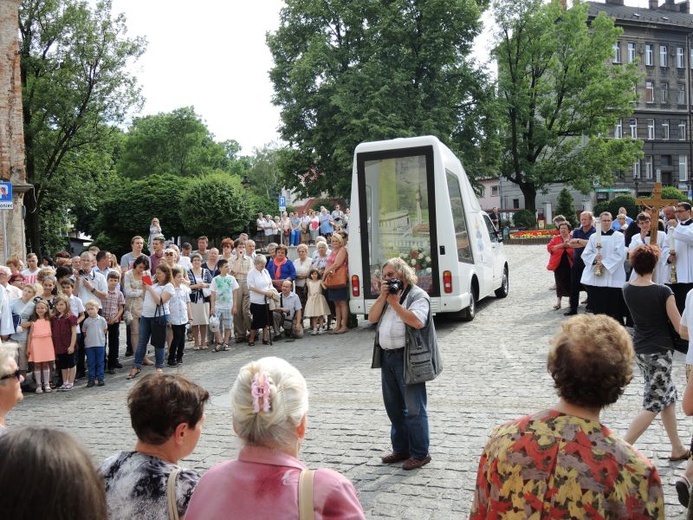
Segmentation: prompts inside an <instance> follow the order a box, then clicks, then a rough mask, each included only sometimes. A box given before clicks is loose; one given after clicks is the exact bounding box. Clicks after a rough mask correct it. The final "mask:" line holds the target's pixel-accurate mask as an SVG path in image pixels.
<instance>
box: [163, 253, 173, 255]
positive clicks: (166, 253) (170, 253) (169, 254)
mask: <svg viewBox="0 0 693 520" xmlns="http://www.w3.org/2000/svg"><path fill="white" fill-rule="evenodd" d="M164 254H165V255H166V256H173V253H164Z"/></svg>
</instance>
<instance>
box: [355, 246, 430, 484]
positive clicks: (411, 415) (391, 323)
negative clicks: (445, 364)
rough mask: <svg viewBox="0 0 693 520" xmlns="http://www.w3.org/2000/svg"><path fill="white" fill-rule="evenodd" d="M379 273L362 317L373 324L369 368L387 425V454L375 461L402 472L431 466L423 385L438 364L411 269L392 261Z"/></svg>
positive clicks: (426, 305)
mask: <svg viewBox="0 0 693 520" xmlns="http://www.w3.org/2000/svg"><path fill="white" fill-rule="evenodd" d="M382 274H383V280H384V281H383V282H382V283H381V285H380V295H379V296H378V298H377V300H376V301H375V303H374V304H373V307H371V310H370V312H369V313H368V321H370V322H371V323H377V327H376V333H375V345H374V349H373V364H372V367H371V368H380V369H381V382H382V390H383V401H384V402H385V410H386V411H387V416H388V417H389V419H390V423H391V428H390V439H391V442H392V453H390V454H389V455H385V456H383V457H381V460H382V461H383V463H385V464H391V463H395V462H401V461H404V464H403V465H402V468H403V469H405V470H411V469H417V468H420V467H422V466H425V465H426V464H428V463H429V462H431V457H430V455H429V454H428V446H429V435H428V414H427V413H426V383H425V382H426V381H430V380H432V379H434V378H435V377H436V376H437V375H438V374H439V373H440V371H441V370H442V363H441V361H440V358H439V355H438V347H437V344H436V343H437V341H436V332H435V327H434V325H433V318H432V317H431V302H430V298H429V296H428V294H427V293H426V292H425V291H424V290H423V289H421V288H419V287H417V286H416V285H415V284H416V281H417V278H416V275H415V274H414V271H413V270H412V269H411V267H409V266H408V265H407V264H406V262H405V261H404V260H402V259H401V258H392V259H390V260H388V261H387V262H386V263H385V265H383V269H382ZM414 356H416V361H417V364H416V366H413V364H412V358H413V357H414Z"/></svg>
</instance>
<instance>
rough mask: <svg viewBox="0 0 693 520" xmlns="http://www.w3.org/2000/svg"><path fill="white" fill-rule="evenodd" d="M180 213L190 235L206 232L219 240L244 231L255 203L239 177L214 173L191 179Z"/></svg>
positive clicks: (253, 210)
mask: <svg viewBox="0 0 693 520" xmlns="http://www.w3.org/2000/svg"><path fill="white" fill-rule="evenodd" d="M181 216H182V219H183V222H185V229H186V231H187V233H188V234H189V235H193V236H195V235H207V236H208V237H209V238H210V240H212V241H213V242H216V243H217V244H218V243H219V241H220V239H221V238H223V237H227V236H231V235H232V234H235V233H237V232H241V231H246V227H247V226H248V224H249V223H250V222H251V221H254V219H255V207H254V206H253V204H252V203H251V200H250V199H249V198H248V197H247V196H246V193H245V192H244V190H243V189H242V187H241V185H240V182H239V180H238V178H236V177H229V176H228V175H227V174H224V173H216V174H210V175H205V176H203V177H197V178H195V179H192V180H191V181H190V185H189V186H188V188H187V189H186V192H185V195H184V196H183V200H182V214H181Z"/></svg>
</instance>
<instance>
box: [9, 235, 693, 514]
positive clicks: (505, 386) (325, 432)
mask: <svg viewBox="0 0 693 520" xmlns="http://www.w3.org/2000/svg"><path fill="white" fill-rule="evenodd" d="M506 252H507V254H508V257H509V259H510V295H509V297H508V298H506V299H504V300H497V299H495V298H490V299H488V300H485V301H483V302H481V304H480V305H479V311H478V314H477V317H476V319H475V320H474V321H472V322H470V323H464V322H460V321H457V320H453V319H449V318H440V319H437V320H436V326H437V329H438V335H439V341H440V346H441V349H442V354H443V361H444V364H445V369H444V371H443V373H442V374H441V376H440V377H439V378H438V379H437V380H435V381H434V382H432V383H430V384H429V385H428V403H429V418H430V431H431V456H432V458H433V461H432V462H431V464H429V465H428V466H426V467H425V468H423V469H420V470H416V471H411V472H407V471H404V470H402V469H401V468H400V467H399V466H398V465H392V466H384V465H382V464H381V463H380V460H379V455H380V454H381V453H383V452H385V451H387V450H388V448H389V423H388V420H387V416H386V415H385V410H384V408H383V404H382V397H381V394H380V379H379V371H377V370H371V369H370V363H371V353H372V346H373V331H372V330H371V329H370V328H368V327H367V324H366V323H365V322H363V321H361V322H360V327H359V329H358V330H352V331H350V332H349V333H348V334H345V335H339V336H307V337H306V338H304V339H302V340H297V341H296V342H293V343H286V342H283V341H279V342H277V343H275V344H274V345H273V346H262V345H258V346H255V347H252V348H250V347H248V346H246V345H241V346H239V347H234V348H233V349H232V351H231V352H220V353H212V352H211V350H210V351H204V352H193V351H192V349H190V351H189V352H187V353H186V357H185V364H184V365H183V366H182V367H181V368H180V369H179V371H180V373H182V374H184V375H186V376H187V377H190V378H191V379H193V380H195V381H196V382H198V383H200V384H201V385H202V386H204V387H205V388H207V389H208V390H209V392H210V394H211V395H212V401H211V403H210V405H209V406H208V407H207V421H206V424H205V428H204V433H203V434H202V437H201V439H200V442H199V444H198V446H197V449H196V450H195V452H194V453H193V454H192V455H191V456H190V457H189V458H188V459H186V460H185V461H183V463H182V465H183V466H187V467H193V468H195V469H198V470H200V471H204V470H205V469H207V468H209V467H210V466H212V465H213V464H215V463H218V462H220V461H223V460H225V459H228V458H230V457H232V456H234V454H235V453H236V450H237V448H238V441H237V440H236V438H235V436H234V434H233V432H232V427H231V418H230V412H229V400H228V391H229V389H230V388H231V385H232V383H233V380H234V378H235V376H236V374H237V371H238V369H239V367H240V366H242V365H243V364H245V363H247V362H248V361H250V360H252V359H256V358H259V357H263V356H268V355H276V356H280V357H283V358H285V359H287V360H288V361H290V362H291V363H293V364H294V365H296V366H297V367H298V368H299V369H300V370H301V372H302V373H303V374H304V376H305V377H306V379H307V380H308V385H309V389H310V404H311V409H310V412H309V419H308V437H307V439H306V441H305V443H304V447H303V451H302V459H303V460H304V461H305V462H306V463H308V465H310V466H312V467H319V466H325V467H330V468H332V469H335V470H338V471H340V472H342V473H344V474H345V475H346V476H347V477H349V478H350V479H351V480H352V481H353V482H354V484H355V486H356V489H357V490H358V492H359V495H360V499H361V503H362V504H363V507H364V509H365V511H366V515H367V516H368V518H372V519H376V518H402V519H416V520H421V519H426V518H432V519H446V518H457V519H459V518H465V517H467V516H468V514H469V509H470V505H471V500H472V493H473V489H474V481H475V475H476V468H477V463H478V459H479V455H480V454H481V450H482V448H483V446H484V444H485V442H486V439H487V436H488V434H489V432H490V430H491V428H492V427H493V426H494V425H496V424H499V423H502V422H505V421H508V420H510V419H514V418H516V417H519V416H521V415H524V414H528V413H531V412H534V411H538V410H541V409H543V408H546V407H548V406H550V405H551V404H553V403H554V402H555V400H556V397H555V393H554V390H553V386H552V381H551V379H550V377H549V376H548V374H547V373H546V352H547V349H548V339H549V338H550V337H551V335H553V333H554V332H555V330H556V329H557V327H558V325H559V323H560V322H561V321H562V320H563V319H565V318H564V316H563V310H561V311H554V310H552V306H553V304H554V303H555V294H554V292H552V291H549V290H548V288H549V286H551V285H552V284H553V275H552V273H551V272H549V271H547V270H546V268H545V266H546V263H547V259H548V255H547V253H546V248H545V246H507V247H506ZM566 305H567V302H565V300H564V308H565V306H566ZM580 312H584V307H581V309H580ZM124 350H125V348H124V340H123V342H122V347H121V352H123V351H124ZM131 364H132V358H126V359H125V362H124V365H125V368H124V369H123V370H121V371H120V373H119V374H117V375H115V376H108V377H107V379H106V386H105V387H103V388H91V389H84V388H79V389H77V390H75V391H73V392H70V393H61V394H58V393H53V394H49V395H45V394H44V395H33V394H32V395H27V396H26V397H25V399H24V401H23V402H22V403H21V404H20V405H19V406H18V407H17V408H15V410H14V411H13V412H11V413H10V414H9V416H8V418H7V422H8V424H9V425H10V426H11V427H12V426H17V425H24V424H40V425H45V426H51V427H58V428H64V429H66V430H68V431H70V432H72V433H73V434H75V435H76V436H77V437H79V438H80V439H81V440H82V441H83V442H84V443H85V444H86V445H87V446H88V447H89V449H90V451H91V453H92V454H93V456H94V460H95V461H96V462H100V461H101V460H102V459H103V458H105V457H106V456H108V455H110V454H112V453H114V452H116V451H119V450H122V449H131V448H132V447H133V446H134V443H135V437H134V433H133V432H132V429H131V427H130V423H129V417H128V414H127V408H126V395H127V391H128V390H129V388H130V387H131V386H132V384H133V383H132V382H130V381H127V380H126V379H125V377H126V375H127V369H129V367H130V366H131ZM144 368H145V370H144V371H143V373H148V371H151V368H150V367H144ZM169 370H174V369H168V368H167V369H166V371H169ZM635 373H636V377H635V378H634V380H633V382H632V383H631V385H630V386H629V387H628V388H627V390H626V395H624V396H623V397H622V398H621V400H620V401H619V402H618V403H616V405H615V406H613V407H612V408H611V409H608V410H606V411H605V412H604V413H603V416H602V421H603V422H604V423H605V424H606V425H608V426H609V427H611V428H612V429H613V430H615V431H616V432H617V433H619V434H624V433H625V431H626V429H627V426H628V423H629V422H630V419H631V418H632V417H633V416H634V415H635V413H637V411H639V409H640V406H641V393H642V378H641V377H640V373H639V371H638V370H637V369H636V372H635ZM675 380H676V382H677V384H678V389H679V397H681V396H682V394H683V389H684V385H685V375H684V356H683V355H681V354H676V357H675ZM82 386H83V384H82ZM677 409H678V410H679V411H678V416H679V417H678V418H679V430H680V432H681V435H682V439H683V440H684V442H685V443H687V442H688V439H690V434H691V432H693V428H692V426H693V422H692V421H691V419H690V418H685V417H683V413H682V412H680V406H678V407H677ZM637 448H639V449H640V450H641V451H642V452H643V453H645V455H647V456H648V457H649V458H650V459H651V460H653V461H654V462H655V464H656V465H657V467H658V469H659V471H660V473H661V476H662V480H663V483H664V491H665V500H666V504H667V518H672V519H678V518H685V514H684V513H685V511H684V508H682V507H681V506H680V505H679V504H678V501H677V500H676V493H675V490H674V486H673V483H674V480H675V478H676V476H678V475H679V474H681V473H682V472H683V468H684V465H685V462H679V463H669V462H668V460H667V457H668V456H669V453H670V447H669V443H668V440H667V438H666V435H665V433H664V429H663V427H662V425H661V422H659V421H656V422H655V423H654V424H653V425H652V426H651V427H650V429H649V430H648V431H647V432H646V433H645V434H644V435H643V437H642V438H641V439H640V441H639V442H638V444H637ZM229 493H233V490H229Z"/></svg>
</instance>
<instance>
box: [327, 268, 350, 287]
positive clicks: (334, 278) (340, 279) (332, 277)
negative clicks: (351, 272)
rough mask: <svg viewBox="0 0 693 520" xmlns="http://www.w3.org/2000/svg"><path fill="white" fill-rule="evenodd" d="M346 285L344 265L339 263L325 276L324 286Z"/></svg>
mask: <svg viewBox="0 0 693 520" xmlns="http://www.w3.org/2000/svg"><path fill="white" fill-rule="evenodd" d="M346 286H347V270H346V265H344V264H342V265H340V266H339V267H338V268H337V269H336V270H335V271H334V272H332V273H330V274H328V275H327V276H326V277H325V287H327V288H328V289H342V288H343V287H346Z"/></svg>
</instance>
